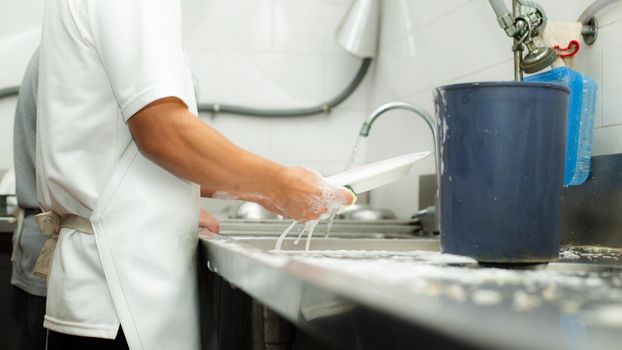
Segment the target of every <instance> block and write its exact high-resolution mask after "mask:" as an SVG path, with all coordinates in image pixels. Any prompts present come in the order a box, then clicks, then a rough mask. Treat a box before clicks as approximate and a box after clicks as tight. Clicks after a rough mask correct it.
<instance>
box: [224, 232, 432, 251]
mask: <svg viewBox="0 0 622 350" xmlns="http://www.w3.org/2000/svg"><path fill="white" fill-rule="evenodd" d="M352 235H354V234H352ZM234 239H235V240H236V241H238V242H240V243H244V244H247V245H250V246H252V247H255V248H257V249H261V250H272V249H274V247H275V245H276V240H277V238H276V237H244V236H242V237H235V238H234ZM295 241H296V239H295V238H286V239H285V240H283V245H282V246H281V249H282V250H302V249H304V239H301V240H300V242H298V244H294V242H295ZM310 249H311V250H316V251H317V250H331V251H333V250H369V251H372V250H374V251H394V252H405V251H413V250H423V251H431V252H438V251H439V249H440V244H439V240H438V239H426V238H420V239H378V238H321V237H317V238H316V237H313V239H312V240H311V247H310Z"/></svg>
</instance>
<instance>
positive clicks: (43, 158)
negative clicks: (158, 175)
mask: <svg viewBox="0 0 622 350" xmlns="http://www.w3.org/2000/svg"><path fill="white" fill-rule="evenodd" d="M180 19H181V13H180V5H179V1H178V0H129V1H128V0H54V1H47V2H46V7H45V12H44V19H43V28H42V39H41V51H40V55H41V56H40V57H41V58H40V73H39V94H38V118H39V119H38V124H37V125H38V128H37V133H38V135H37V143H38V144H37V190H38V191H37V192H38V197H39V202H40V204H41V206H42V207H43V208H44V209H46V210H53V211H55V212H57V213H59V214H60V215H65V214H77V215H80V216H83V217H90V215H91V213H92V211H93V208H94V206H95V204H96V202H97V200H98V198H99V196H100V195H101V191H102V189H103V188H104V185H105V184H106V181H107V179H108V177H109V176H110V174H111V173H112V171H113V169H114V167H115V165H116V164H117V162H118V161H119V159H120V158H121V156H122V154H123V153H124V152H125V150H126V149H127V148H128V145H129V144H130V143H131V141H132V137H131V135H130V132H129V129H128V127H127V120H128V119H129V118H131V117H132V116H133V115H134V114H135V113H136V112H138V111H139V110H140V109H142V108H143V107H145V106H146V105H147V104H149V103H151V102H153V101H155V100H157V99H160V98H163V97H169V96H175V97H178V98H179V99H181V100H182V101H183V102H184V103H185V104H186V105H187V106H188V108H189V109H190V110H191V111H192V112H194V113H195V114H196V102H195V100H194V91H193V87H192V78H191V73H190V70H189V67H188V64H187V61H186V59H185V55H184V52H183V48H182V40H181V23H180ZM154 190H157V189H154ZM57 249H60V250H62V254H56V255H55V258H56V257H59V256H60V258H59V259H60V262H59V263H58V264H56V263H55V268H54V269H53V270H52V273H51V275H50V276H49V280H48V307H47V314H46V318H45V326H46V327H48V328H50V329H52V330H55V331H59V332H63V333H68V334H76V335H81V336H91V337H101V338H114V337H115V335H116V333H117V330H118V327H119V319H118V317H117V315H116V312H115V308H114V306H113V303H112V299H111V296H110V292H109V291H108V288H107V286H106V279H105V276H104V272H103V269H102V266H101V262H100V259H99V256H98V252H97V246H96V242H95V238H94V237H93V235H87V234H79V233H75V232H64V234H61V237H59V241H58V247H57Z"/></svg>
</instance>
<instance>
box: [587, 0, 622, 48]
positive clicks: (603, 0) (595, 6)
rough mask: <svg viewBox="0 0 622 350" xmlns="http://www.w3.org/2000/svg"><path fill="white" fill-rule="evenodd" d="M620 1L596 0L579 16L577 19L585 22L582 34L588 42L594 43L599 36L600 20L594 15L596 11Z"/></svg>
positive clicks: (589, 43)
mask: <svg viewBox="0 0 622 350" xmlns="http://www.w3.org/2000/svg"><path fill="white" fill-rule="evenodd" d="M618 1H620V0H596V1H594V3H592V4H591V5H590V6H588V8H586V9H585V11H583V13H582V14H581V16H579V19H578V20H577V21H578V22H581V23H582V24H583V29H582V31H581V35H583V40H584V41H585V43H586V44H588V45H592V44H593V43H594V42H596V38H597V37H598V21H597V20H596V17H594V16H595V15H596V13H598V12H599V11H601V10H602V9H603V8H605V7H607V6H609V5H611V4H614V3H616V2H618Z"/></svg>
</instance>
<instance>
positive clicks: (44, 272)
mask: <svg viewBox="0 0 622 350" xmlns="http://www.w3.org/2000/svg"><path fill="white" fill-rule="evenodd" d="M35 219H36V220H37V225H38V226H39V230H40V231H41V232H42V233H43V234H44V235H46V236H48V238H47V239H46V240H45V243H44V244H43V248H41V252H40V253H39V257H38V258H37V262H36V263H35V268H34V271H33V273H34V274H35V275H36V276H39V277H44V278H46V277H47V276H48V274H49V272H50V266H51V262H52V256H53V255H54V249H55V248H56V242H57V241H58V234H59V233H60V230H61V229H62V228H69V229H73V230H76V231H79V232H82V233H88V234H93V233H94V231H93V225H92V224H91V220H89V219H87V218H84V217H81V216H78V215H73V214H69V215H66V216H64V217H62V218H61V217H60V215H58V214H56V213H55V212H53V211H47V212H45V213H41V214H37V215H35Z"/></svg>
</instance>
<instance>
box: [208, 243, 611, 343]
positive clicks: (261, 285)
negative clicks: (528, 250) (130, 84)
mask: <svg viewBox="0 0 622 350" xmlns="http://www.w3.org/2000/svg"><path fill="white" fill-rule="evenodd" d="M319 232H321V231H319ZM278 233H280V232H276V231H274V232H272V234H268V235H257V234H254V235H240V234H238V235H227V234H225V235H215V234H211V233H209V232H202V234H201V237H202V241H203V248H204V251H205V253H206V254H205V256H206V258H207V262H206V264H207V266H208V268H209V269H210V270H211V271H212V272H214V273H217V274H218V275H220V276H222V278H224V279H225V280H227V281H229V282H230V283H231V284H232V285H234V286H235V287H236V288H239V289H241V290H243V291H244V292H245V293H247V294H249V295H250V296H251V297H252V298H254V299H256V300H258V301H260V302H261V303H263V304H264V305H266V306H268V307H269V308H270V309H272V310H274V311H275V312H277V313H278V314H280V315H281V316H282V317H284V318H286V319H288V320H289V321H291V322H292V323H294V324H296V326H298V327H300V328H301V329H305V330H307V331H309V332H310V333H312V334H315V335H317V336H319V337H320V338H321V339H325V340H326V341H327V343H330V344H333V345H334V346H335V347H336V348H352V346H354V345H355V344H357V343H356V342H364V343H365V346H364V348H366V349H367V348H369V349H375V348H378V349H381V348H392V347H402V348H403V346H409V347H410V346H416V345H417V344H415V343H412V344H411V343H409V342H410V341H412V339H415V338H413V337H412V336H410V335H411V334H412V332H421V331H422V330H426V331H428V332H432V333H434V334H441V335H443V337H445V338H444V339H450V340H451V341H452V342H457V343H459V344H461V345H460V346H462V347H463V348H474V349H498V348H504V349H508V348H509V349H512V348H516V349H519V348H521V349H524V348H530V349H531V348H533V349H582V348H598V349H617V348H618V346H619V344H620V341H622V292H621V288H620V287H622V265H620V260H622V254H621V252H620V251H619V250H615V249H606V248H597V247H566V248H563V249H562V251H561V252H560V260H559V262H555V263H549V264H532V265H497V266H483V265H480V264H478V263H477V261H475V260H473V259H471V258H468V257H463V256H455V255H447V254H441V253H440V252H439V248H440V243H439V240H438V238H436V237H416V236H412V235H411V236H410V237H409V238H374V237H371V236H365V234H364V233H363V234H360V233H353V232H350V233H349V234H345V235H341V236H339V237H336V236H333V235H332V234H331V235H330V236H328V237H323V234H321V233H318V234H317V236H315V237H314V238H313V240H312V242H311V246H310V250H309V251H304V246H305V244H304V238H303V239H301V240H300V242H298V244H296V243H295V241H296V239H295V237H294V238H286V239H285V240H284V242H283V245H282V249H281V250H279V251H276V250H275V245H276V241H277V236H278ZM294 236H295V235H294ZM369 319H373V320H374V322H373V324H375V325H377V324H386V325H387V326H388V328H387V327H383V329H385V330H386V329H392V332H393V333H392V335H393V336H394V337H395V339H393V340H387V337H386V336H383V335H380V334H377V330H374V327H372V326H371V325H370V323H367V322H366V320H369ZM577 329H578V330H579V331H580V332H578V331H577ZM577 334H580V335H581V336H580V337H579V336H577ZM380 338H381V339H383V340H382V342H381V343H375V341H376V340H375V339H380ZM387 341H394V342H395V343H389V344H387Z"/></svg>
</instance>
